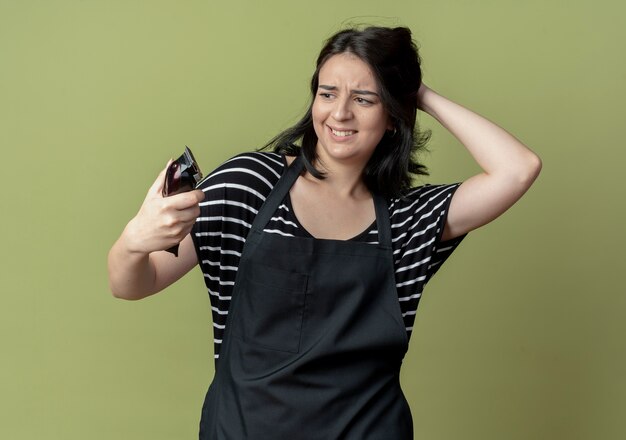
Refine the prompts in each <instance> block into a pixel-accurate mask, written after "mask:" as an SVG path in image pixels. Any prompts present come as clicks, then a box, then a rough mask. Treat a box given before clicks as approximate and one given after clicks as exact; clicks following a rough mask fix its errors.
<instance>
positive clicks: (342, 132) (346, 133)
mask: <svg viewBox="0 0 626 440" xmlns="http://www.w3.org/2000/svg"><path fill="white" fill-rule="evenodd" d="M331 130H332V131H333V134H334V135H335V136H342V137H343V136H350V135H352V134H354V131H337V130H333V129H332V128H331Z"/></svg>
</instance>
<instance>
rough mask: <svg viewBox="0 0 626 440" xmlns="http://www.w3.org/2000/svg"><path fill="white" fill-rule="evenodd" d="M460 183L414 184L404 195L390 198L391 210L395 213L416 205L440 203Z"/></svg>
mask: <svg viewBox="0 0 626 440" xmlns="http://www.w3.org/2000/svg"><path fill="white" fill-rule="evenodd" d="M459 185H460V183H459V182H457V183H444V184H430V183H425V184H423V185H419V186H414V187H413V188H411V189H410V190H409V191H407V192H406V193H405V194H403V195H402V196H400V197H396V198H391V199H389V200H388V203H389V211H390V213H394V212H395V211H398V210H402V211H407V210H408V209H409V208H410V207H415V206H416V205H420V206H423V205H429V204H433V203H434V204H438V203H439V202H441V201H443V200H446V199H448V198H450V197H451V196H452V194H454V191H456V189H457V188H458V187H459Z"/></svg>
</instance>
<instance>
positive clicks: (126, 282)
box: [108, 231, 156, 300]
mask: <svg viewBox="0 0 626 440" xmlns="http://www.w3.org/2000/svg"><path fill="white" fill-rule="evenodd" d="M125 232H126V231H125ZM125 232H124V233H122V235H121V237H120V238H119V239H118V240H117V241H116V242H115V244H114V245H113V246H112V247H111V250H110V251H109V255H108V271H109V287H110V289H111V292H112V293H113V296H115V297H116V298H122V299H129V300H136V299H141V298H145V297H146V296H149V295H150V294H151V293H154V292H153V290H154V284H155V279H156V271H155V268H154V265H153V264H151V262H150V255H149V254H146V253H142V252H136V251H132V250H129V249H128V246H127V245H126V238H125Z"/></svg>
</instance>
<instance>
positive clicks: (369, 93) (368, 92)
mask: <svg viewBox="0 0 626 440" xmlns="http://www.w3.org/2000/svg"><path fill="white" fill-rule="evenodd" d="M318 88H320V89H324V90H330V91H336V90H337V87H335V86H327V85H325V84H320V85H319V86H318ZM350 93H354V94H356V95H374V96H378V93H376V92H372V91H370V90H357V89H352V90H350Z"/></svg>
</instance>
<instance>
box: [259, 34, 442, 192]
mask: <svg viewBox="0 0 626 440" xmlns="http://www.w3.org/2000/svg"><path fill="white" fill-rule="evenodd" d="M341 53H351V54H354V55H356V56H357V57H358V58H360V59H361V60H362V61H364V62H365V63H366V64H367V65H368V66H369V67H370V68H371V69H372V72H373V74H374V77H375V79H376V82H377V85H378V88H379V92H380V99H381V102H382V105H383V107H384V108H385V110H386V111H387V113H388V114H389V116H390V118H391V121H392V123H393V126H394V128H395V130H394V132H393V133H391V132H387V133H385V135H384V136H383V138H382V139H381V141H380V142H379V144H378V146H377V147H376V149H375V151H374V153H373V154H372V157H371V158H370V160H369V161H368V163H367V165H366V166H365V170H364V172H363V173H364V175H363V179H364V182H365V184H366V185H367V187H368V188H369V190H370V191H372V192H377V193H379V194H382V195H384V196H388V197H399V196H402V194H403V193H405V192H406V191H407V190H408V189H409V188H410V187H411V180H412V175H413V174H428V172H427V169H426V167H425V166H424V165H422V164H420V163H419V162H418V161H417V159H416V158H415V156H416V153H417V152H418V151H419V150H421V149H424V148H425V145H426V143H427V142H428V140H429V138H430V131H425V132H421V131H419V130H418V128H417V127H416V115H417V91H418V90H419V87H420V84H421V82H422V70H421V68H420V61H421V60H420V57H419V54H418V50H417V47H416V45H415V43H414V42H413V40H412V38H411V31H410V30H409V29H407V28H405V27H397V28H384V27H367V28H365V29H362V30H359V29H345V30H342V31H340V32H338V33H336V34H335V35H333V36H332V37H331V38H330V39H328V40H327V41H326V44H325V45H324V47H323V48H322V50H321V51H320V54H319V56H318V58H317V64H316V69H315V72H314V73H313V77H312V79H311V96H312V99H313V100H315V95H316V93H317V88H318V85H319V73H320V69H321V68H322V66H323V65H324V63H325V62H326V61H327V60H328V59H329V58H330V57H332V56H333V55H337V54H341ZM312 108H313V102H311V105H309V108H308V110H307V112H306V114H305V115H304V116H303V117H302V119H300V120H299V121H298V122H297V123H296V124H295V125H294V126H293V127H291V128H288V129H287V130H285V131H283V132H282V133H279V134H278V135H277V136H276V137H275V138H273V139H272V140H271V141H269V142H268V143H267V144H266V145H265V146H264V147H263V148H270V147H273V149H274V151H275V152H277V153H281V154H287V155H291V156H296V155H298V154H302V156H303V159H304V164H305V166H306V169H307V171H309V172H310V173H311V174H312V175H313V176H315V177H317V178H320V179H321V178H324V175H323V173H321V172H320V171H319V170H317V169H316V168H315V167H314V165H313V164H314V163H315V160H316V158H317V154H316V151H315V149H316V145H317V135H316V134H315V130H314V128H313V111H312Z"/></svg>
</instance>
